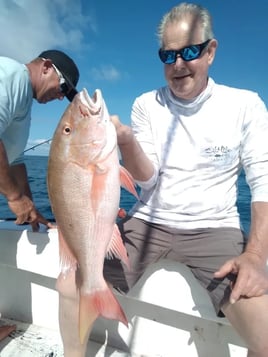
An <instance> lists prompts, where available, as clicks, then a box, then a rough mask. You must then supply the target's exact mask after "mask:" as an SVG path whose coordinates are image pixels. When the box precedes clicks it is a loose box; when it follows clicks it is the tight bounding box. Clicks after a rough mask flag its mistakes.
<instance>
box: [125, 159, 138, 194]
mask: <svg viewBox="0 0 268 357" xmlns="http://www.w3.org/2000/svg"><path fill="white" fill-rule="evenodd" d="M120 181H121V185H122V186H123V187H124V189H126V190H127V191H129V192H130V193H132V195H133V196H135V197H136V198H137V199H139V195H138V193H137V191H136V188H135V181H134V179H133V177H132V176H131V174H130V173H129V172H128V171H127V169H125V168H124V167H123V166H120Z"/></svg>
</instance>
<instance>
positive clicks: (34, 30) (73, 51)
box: [0, 0, 268, 155]
mask: <svg viewBox="0 0 268 357" xmlns="http://www.w3.org/2000/svg"><path fill="white" fill-rule="evenodd" d="M178 3H179V2H178V1H174V0H158V1H153V0H135V1H127V0H125V1H122V0H0V8H1V12H0V24H1V28H2V37H1V54H2V55H6V56H10V57H13V58H15V59H17V60H18V61H21V62H22V63H26V62H27V61H30V60H31V59H32V58H34V57H36V56H37V55H38V54H39V53H40V52H42V51H43V50H46V49H52V48H55V49H60V50H63V51H65V52H66V53H68V54H69V55H70V56H71V57H72V58H73V59H74V60H75V62H76V63H77V65H78V67H79V70H80V80H79V83H78V86H77V88H78V89H79V90H81V89H82V88H86V89H87V90H88V92H89V94H90V95H92V94H93V92H94V91H95V89H96V88H99V89H101V90H102V93H103V96H104V98H105V101H106V104H107V106H108V109H109V111H110V113H111V114H118V115H119V116H120V118H121V121H122V122H124V123H126V124H129V123H130V111H131V105H132V103H133V101H134V99H135V98H136V97H137V96H138V95H140V94H141V93H143V92H145V91H148V90H152V89H154V88H158V87H160V86H162V85H164V84H165V79H164V76H163V65H162V63H161V62H160V60H159V59H158V55H157V50H158V41H157V36H156V33H157V26H158V24H159V21H160V19H161V17H162V16H163V15H164V14H165V13H166V12H167V11H169V10H170V9H171V8H172V7H173V6H175V5H177V4H178ZM198 3H199V4H201V5H203V6H205V7H207V8H208V9H209V11H210V13H211V14H212V16H213V20H214V21H213V22H214V32H215V38H217V40H218V42H219V46H218V50H217V53H216V58H215V60H214V63H213V65H212V67H211V69H210V75H211V76H212V77H213V78H214V80H215V81H217V82H219V83H223V84H227V85H231V86H235V87H240V88H246V89H251V90H254V91H256V92H258V93H259V95H260V96H261V98H262V99H263V100H264V102H265V103H266V105H267V106H268V66H267V64H268V57H267V53H268V50H267V48H268V21H267V14H268V2H267V1H266V0H254V1H253V0H252V1H251V0H248V1H242V0H240V1H234V0H206V1H205V0H204V1H199V2H198ZM3 29H4V33H3ZM3 34H4V36H3ZM223 100H224V98H223ZM67 105H68V101H67V100H66V99H64V100H63V101H61V102H60V101H55V102H51V103H48V104H45V105H43V104H38V103H34V105H33V110H32V127H31V132H30V138H29V142H28V146H27V147H28V148H29V147H32V146H33V145H36V144H38V143H39V142H43V141H45V140H48V139H50V138H51V137H52V136H53V133H54V130H55V128H56V126H57V123H58V121H59V120H60V117H61V115H62V113H63V112H64V110H65V108H66V106H67ZM48 150H49V145H48V144H44V145H41V146H39V147H38V148H36V149H35V150H31V151H29V152H28V154H30V155H34V154H37V155H40V154H45V155H46V154H48Z"/></svg>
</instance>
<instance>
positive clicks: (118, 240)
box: [106, 224, 130, 269]
mask: <svg viewBox="0 0 268 357" xmlns="http://www.w3.org/2000/svg"><path fill="white" fill-rule="evenodd" d="M113 256H115V257H116V258H118V259H121V260H122V261H123V263H124V264H125V265H126V266H127V267H128V269H130V265H129V260H128V255H127V250H126V247H125V246H124V243H123V240H122V237H121V233H120V231H119V229H118V226H117V224H115V225H114V230H113V235H112V239H111V240H110V242H109V245H108V247H107V254H106V257H107V259H111V258H113Z"/></svg>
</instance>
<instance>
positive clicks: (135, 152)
mask: <svg viewBox="0 0 268 357" xmlns="http://www.w3.org/2000/svg"><path fill="white" fill-rule="evenodd" d="M119 148H120V152H121V155H122V160H123V163H124V166H125V168H126V169H127V170H128V171H129V172H130V173H131V175H132V176H133V178H134V179H135V180H138V181H147V180H149V179H150V178H151V177H152V176H153V173H154V167H153V164H152V162H151V161H150V160H149V159H148V157H147V156H146V155H145V153H144V151H143V150H142V148H141V146H140V144H139V143H138V141H137V140H136V138H135V137H134V135H133V134H132V138H131V140H130V141H129V142H128V143H126V144H121V145H119Z"/></svg>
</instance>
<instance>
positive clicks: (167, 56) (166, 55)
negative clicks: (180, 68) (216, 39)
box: [158, 40, 211, 64]
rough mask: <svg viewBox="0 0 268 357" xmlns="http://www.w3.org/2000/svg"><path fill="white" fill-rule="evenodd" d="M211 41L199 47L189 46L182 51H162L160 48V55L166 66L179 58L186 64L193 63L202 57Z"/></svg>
mask: <svg viewBox="0 0 268 357" xmlns="http://www.w3.org/2000/svg"><path fill="white" fill-rule="evenodd" d="M209 41H211V40H207V41H205V42H203V43H200V44H198V45H191V46H187V47H184V48H182V49H181V50H162V49H161V48H160V49H159V51H158V54H159V57H160V59H161V61H162V62H163V63H165V64H172V63H175V62H176V60H177V57H178V56H179V57H181V58H182V59H183V60H184V61H186V62H189V61H193V60H195V59H197V58H199V57H200V56H201V53H202V51H203V50H204V48H205V47H206V46H207V45H208V43H209Z"/></svg>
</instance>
